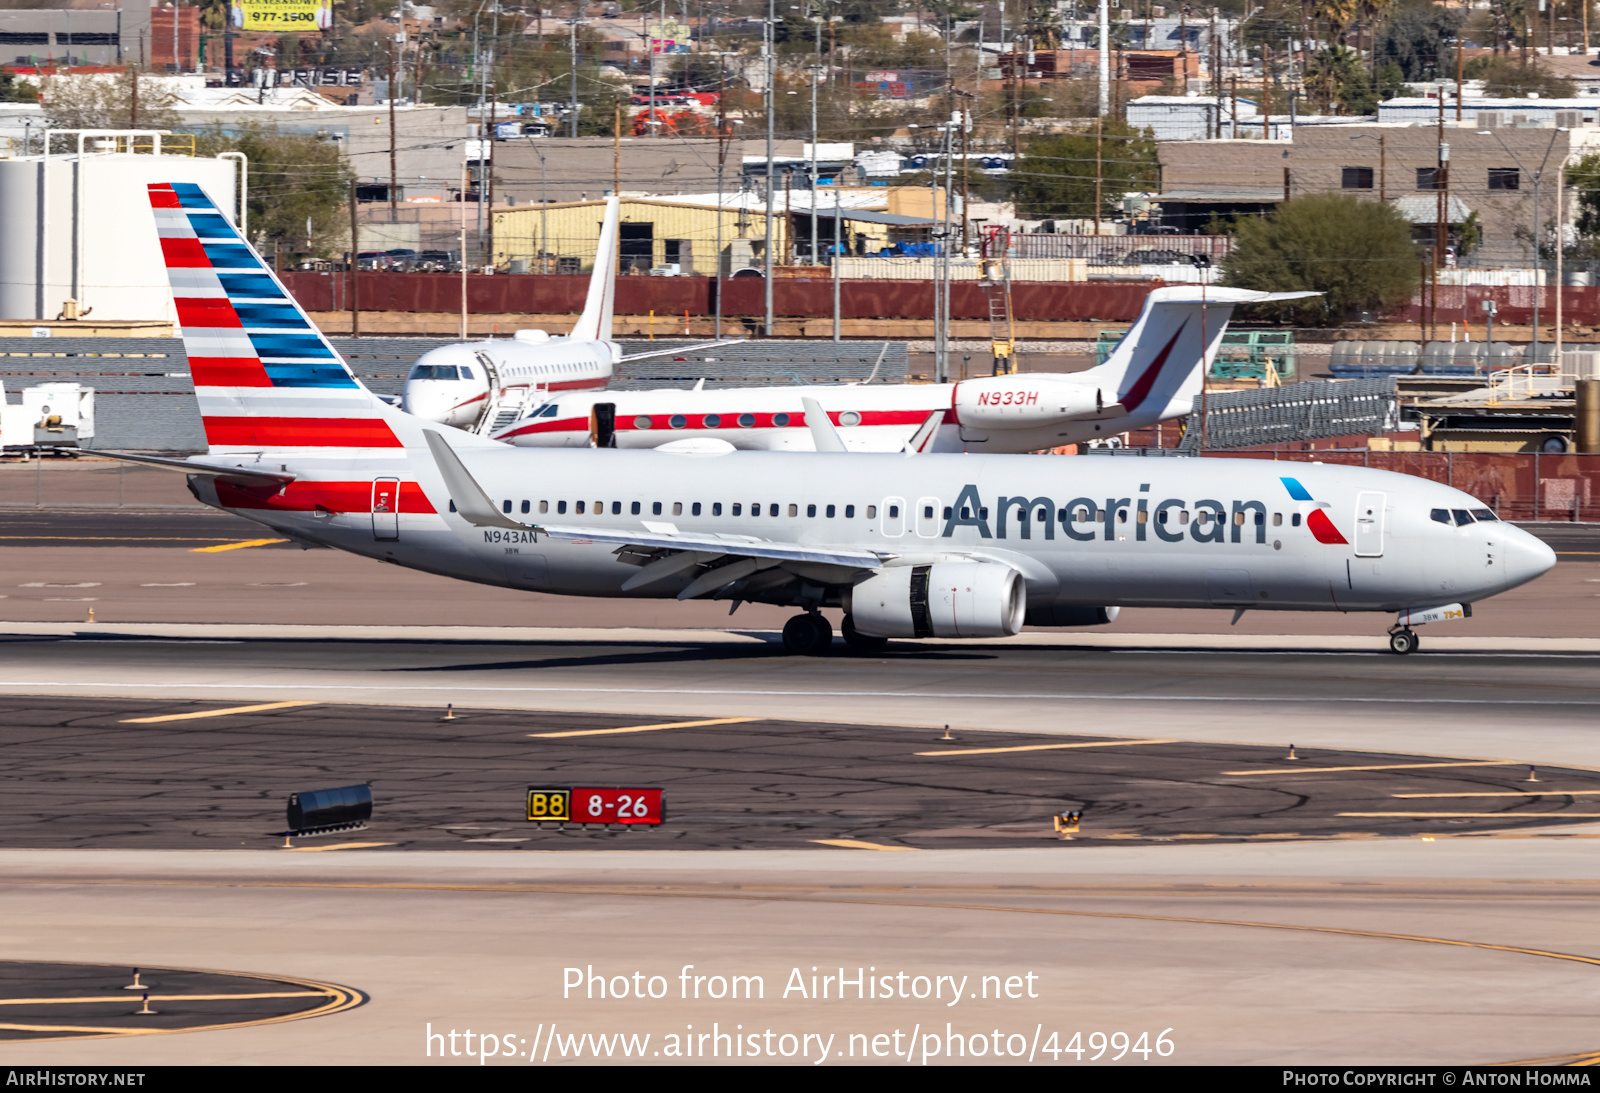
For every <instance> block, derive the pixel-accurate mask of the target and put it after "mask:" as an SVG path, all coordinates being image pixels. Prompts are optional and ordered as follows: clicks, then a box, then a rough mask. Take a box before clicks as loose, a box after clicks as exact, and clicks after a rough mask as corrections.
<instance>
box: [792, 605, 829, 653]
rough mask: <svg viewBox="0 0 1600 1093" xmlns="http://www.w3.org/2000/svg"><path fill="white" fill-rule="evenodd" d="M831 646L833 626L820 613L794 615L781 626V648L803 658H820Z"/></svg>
mask: <svg viewBox="0 0 1600 1093" xmlns="http://www.w3.org/2000/svg"><path fill="white" fill-rule="evenodd" d="M832 644H833V624H832V623H830V622H828V620H827V619H825V618H823V617H822V613H821V612H820V611H812V612H809V613H807V614H804V615H796V616H795V617H794V618H792V619H790V620H789V621H788V622H786V623H784V624H783V647H784V648H785V649H787V650H788V651H789V652H791V653H795V654H798V655H799V656H803V657H820V656H823V655H825V654H826V653H827V652H828V646H830V645H832Z"/></svg>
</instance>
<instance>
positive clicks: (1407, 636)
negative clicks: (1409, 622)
mask: <svg viewBox="0 0 1600 1093" xmlns="http://www.w3.org/2000/svg"><path fill="white" fill-rule="evenodd" d="M1389 648H1390V650H1391V651H1393V652H1395V653H1398V654H1400V655H1401V656H1405V655H1406V654H1408V653H1415V652H1416V651H1417V632H1416V631H1415V630H1405V629H1399V630H1390V631H1389Z"/></svg>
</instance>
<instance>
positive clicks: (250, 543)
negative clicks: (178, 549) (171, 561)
mask: <svg viewBox="0 0 1600 1093" xmlns="http://www.w3.org/2000/svg"><path fill="white" fill-rule="evenodd" d="M288 541H289V540H287V539H246V540H245V541H244V542H242V543H223V544H222V545H221V546H209V547H195V548H194V549H193V550H191V551H190V552H189V553H191V554H215V553H217V552H218V551H219V550H243V549H244V548H245V547H258V546H271V545H272V544H273V543H287V542H288Z"/></svg>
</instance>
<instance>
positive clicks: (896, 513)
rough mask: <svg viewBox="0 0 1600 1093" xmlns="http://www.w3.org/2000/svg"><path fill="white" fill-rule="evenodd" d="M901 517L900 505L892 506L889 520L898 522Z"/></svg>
mask: <svg viewBox="0 0 1600 1093" xmlns="http://www.w3.org/2000/svg"><path fill="white" fill-rule="evenodd" d="M899 517H900V506H899V505H890V506H889V519H891V520H896V519H899Z"/></svg>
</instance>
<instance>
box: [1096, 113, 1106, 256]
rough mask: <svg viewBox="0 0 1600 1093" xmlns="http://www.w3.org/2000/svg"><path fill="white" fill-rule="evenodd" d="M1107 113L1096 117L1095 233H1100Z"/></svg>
mask: <svg viewBox="0 0 1600 1093" xmlns="http://www.w3.org/2000/svg"><path fill="white" fill-rule="evenodd" d="M1105 120H1106V119H1105V115H1104V114H1102V115H1101V116H1100V117H1098V118H1095V119H1094V233H1095V235H1099V234H1100V183H1101V179H1102V178H1103V177H1104V171H1105Z"/></svg>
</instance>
